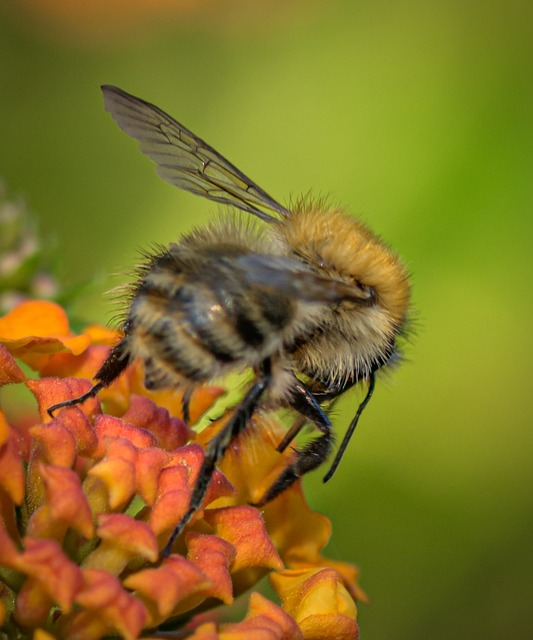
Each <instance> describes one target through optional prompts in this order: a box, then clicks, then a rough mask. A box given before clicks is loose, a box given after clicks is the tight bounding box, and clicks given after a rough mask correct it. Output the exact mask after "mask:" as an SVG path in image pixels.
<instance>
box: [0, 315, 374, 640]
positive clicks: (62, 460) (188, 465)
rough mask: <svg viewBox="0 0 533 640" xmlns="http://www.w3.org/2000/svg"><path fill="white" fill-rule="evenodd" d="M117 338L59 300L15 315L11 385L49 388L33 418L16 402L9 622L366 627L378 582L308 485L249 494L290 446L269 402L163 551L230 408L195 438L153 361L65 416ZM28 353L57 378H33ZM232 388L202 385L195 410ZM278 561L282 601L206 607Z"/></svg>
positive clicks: (341, 634) (234, 639)
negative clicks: (72, 315)
mask: <svg viewBox="0 0 533 640" xmlns="http://www.w3.org/2000/svg"><path fill="white" fill-rule="evenodd" d="M116 339H118V336H116V335H114V334H112V333H110V332H109V331H106V330H100V329H98V328H96V327H91V328H89V329H87V330H86V331H85V332H84V333H82V334H81V335H74V334H73V332H72V331H71V330H70V327H69V323H68V320H67V316H66V314H65V313H64V311H63V310H62V309H61V308H60V307H58V306H57V305H55V304H53V303H50V302H46V303H45V302H25V303H23V304H21V305H20V306H19V307H17V308H15V309H14V310H13V311H11V312H10V313H9V314H8V315H7V316H5V317H4V318H0V386H1V385H7V384H13V385H17V384H18V385H26V387H27V388H28V389H29V390H30V391H31V393H32V394H33V396H34V398H35V399H36V403H37V411H36V412H35V413H34V414H32V415H33V417H32V422H33V424H32V426H31V427H30V428H29V429H24V430H21V429H19V428H18V426H17V424H11V423H10V420H9V419H8V418H7V417H6V414H4V413H2V412H1V411H0V634H1V633H2V632H4V631H5V632H6V633H7V634H8V635H9V634H11V635H13V637H15V636H18V635H20V636H21V637H30V635H32V637H33V638H38V639H40V640H49V639H54V638H55V639H66V638H68V639H69V640H72V639H74V640H76V639H78V638H79V639H83V640H93V639H94V640H97V639H98V638H102V637H104V636H106V635H114V634H118V635H120V636H121V637H123V638H127V639H132V640H133V639H135V638H138V637H140V635H141V634H143V637H146V635H147V632H149V630H150V629H152V630H156V629H157V628H158V627H159V625H161V624H163V623H166V622H167V621H168V620H169V619H171V618H175V619H176V620H177V621H179V622H177V623H176V624H178V626H180V627H181V629H182V632H183V633H184V634H188V636H189V637H191V638H195V639H197V640H200V639H201V638H204V639H208V638H209V639H211V638H214V639H221V640H241V639H242V640H244V639H245V638H249V637H254V638H259V639H262V638H264V639H265V640H282V639H292V638H295V639H298V638H306V639H311V638H313V639H314V638H316V639H318V638H333V637H334V638H342V639H348V638H357V634H358V628H357V623H356V607H355V602H354V598H357V597H361V596H362V595H364V594H362V592H361V591H360V589H359V587H358V585H357V573H356V570H355V568H354V567H352V566H351V565H346V564H343V563H332V562H329V561H328V560H327V559H325V558H324V557H323V556H322V549H323V547H324V546H325V545H326V543H327V541H328V539H329V536H330V534H331V525H330V523H329V520H328V519H327V518H325V517H324V516H322V515H320V514H317V513H313V512H312V511H311V510H310V509H309V507H308V506H307V504H306V502H305V499H304V497H303V493H302V490H301V487H300V486H299V484H296V485H295V486H293V487H292V488H290V489H289V490H288V491H286V492H285V493H283V494H282V495H281V496H279V497H278V498H277V499H276V500H274V501H273V502H272V503H270V504H268V505H267V506H266V507H265V508H264V510H262V511H259V510H258V509H256V508H255V507H252V506H249V504H248V503H249V502H250V501H251V500H252V501H253V500H256V499H257V497H258V496H261V495H262V493H263V492H264V490H265V488H266V487H267V486H268V484H269V482H270V480H271V477H272V476H275V474H276V473H278V472H279V469H280V468H282V466H283V464H285V463H286V458H287V456H288V455H290V452H289V453H288V452H286V453H284V454H283V455H281V454H278V453H276V451H275V448H274V447H272V446H271V444H269V442H268V441H269V439H270V438H271V433H270V431H271V429H272V426H273V425H270V431H269V428H267V423H266V417H265V418H263V417H261V416H258V417H257V418H255V419H254V425H253V428H250V429H248V430H247V431H246V432H245V433H244V434H243V436H241V438H240V439H239V441H238V442H236V443H235V444H234V446H232V447H231V448H230V451H228V454H227V455H226V456H225V459H224V460H223V462H222V464H221V465H220V467H221V468H220V470H216V471H215V473H214V474H213V477H212V479H211V483H210V485H209V489H208V492H207V494H206V496H205V499H204V502H203V504H202V506H201V508H200V509H199V510H198V512H197V513H195V515H194V517H193V518H192V520H191V522H190V523H189V525H188V526H187V527H186V529H185V531H184V532H183V533H182V534H181V535H180V536H179V537H178V539H177V540H176V542H175V544H174V547H173V553H172V554H171V555H170V556H169V557H168V558H165V559H164V560H162V561H160V559H159V553H160V550H161V549H162V548H163V547H164V545H165V544H166V541H167V540H168V536H169V535H170V533H171V532H172V530H173V529H174V527H175V526H176V524H177V523H178V522H179V520H180V519H181V517H182V516H183V514H184V513H185V512H186V511H187V510H188V508H189V501H190V497H191V493H192V489H193V487H194V483H195V481H196V477H197V475H198V473H199V470H200V467H201V465H202V461H203V458H204V452H203V447H202V443H205V442H207V441H208V439H209V438H210V437H212V435H213V433H215V432H216V430H217V429H219V428H221V426H222V425H223V421H224V419H222V420H220V421H218V422H215V423H214V424H213V425H212V426H211V427H209V428H207V429H205V430H204V431H203V432H202V433H201V434H200V437H198V438H197V442H193V443H191V442H190V441H191V439H195V434H194V432H193V431H191V430H190V429H189V427H188V426H187V425H185V424H184V423H183V421H182V419H181V416H180V413H181V402H180V400H179V394H178V393H174V392H172V393H171V392H166V394H165V393H163V392H158V394H157V397H158V400H159V403H158V404H156V403H155V402H154V400H153V398H154V394H151V393H148V392H147V391H146V390H144V388H143V387H142V385H141V383H140V380H141V379H142V372H141V369H140V367H139V365H134V366H132V367H130V368H129V369H128V370H127V371H126V372H125V373H124V374H123V375H122V376H120V378H119V380H117V381H116V382H115V383H113V385H111V386H110V388H109V389H106V390H105V391H104V392H102V393H101V394H100V398H97V399H91V400H89V401H87V402H85V403H83V404H82V405H78V406H75V407H68V408H64V409H62V410H60V411H59V412H57V414H56V415H55V416H54V418H53V419H50V417H49V416H48V414H47V411H46V410H47V408H48V407H49V406H50V405H52V404H55V403H57V402H60V401H62V400H65V399H68V398H71V397H76V396H78V395H80V394H82V393H84V392H85V391H87V390H88V388H89V385H90V382H89V380H88V379H87V378H91V377H92V376H93V375H94V373H95V371H96V370H97V369H98V367H99V366H100V364H101V361H102V359H103V358H105V356H106V354H107V353H108V350H109V347H110V346H111V345H112V344H113V343H114V341H115V340H116ZM15 358H18V359H20V360H22V361H23V362H24V363H25V364H26V365H28V366H29V367H31V368H33V369H34V370H36V371H37V372H39V373H40V374H41V376H43V377H41V378H40V379H26V375H25V373H24V371H23V369H22V368H20V367H19V365H18V364H17V362H16V361H15ZM51 375H53V376H55V377H49V376H51ZM78 376H82V377H78ZM222 391H223V390H221V389H219V388H210V389H203V390H200V391H199V392H197V393H196V394H195V395H194V396H193V399H192V402H191V415H193V416H195V417H198V416H199V415H201V413H202V412H203V411H205V410H206V408H208V407H209V406H210V405H211V404H212V403H213V401H214V400H215V399H216V398H217V397H218V396H219V395H220V394H221V393H222ZM176 396H177V397H178V399H176ZM101 403H102V404H103V405H104V406H105V407H106V410H108V411H110V413H102V409H101ZM7 415H9V410H8V411H7ZM25 422H26V423H27V422H28V420H25ZM274 426H275V425H274ZM267 573H268V574H270V579H271V582H272V584H273V586H274V588H275V590H276V591H277V593H278V595H279V598H280V600H281V607H280V606H278V605H275V604H273V603H271V602H269V601H268V600H266V599H265V598H264V597H263V596H260V595H259V594H258V593H252V595H251V597H250V603H249V609H248V614H247V616H246V618H245V619H244V620H243V621H242V622H240V623H236V624H229V625H228V624H226V625H224V624H223V625H217V624H216V622H215V621H214V619H212V618H211V619H209V620H206V618H205V611H206V610H207V609H209V608H210V607H212V606H213V605H214V604H215V603H217V602H219V603H220V602H222V603H223V604H225V605H230V604H231V603H232V602H233V600H234V598H235V596H236V595H238V594H240V593H242V592H244V591H245V590H247V589H249V588H250V587H253V585H254V584H256V582H257V581H258V580H260V579H261V578H262V577H263V576H264V575H265V574H267ZM199 613H203V615H202V616H199V615H198V614H199Z"/></svg>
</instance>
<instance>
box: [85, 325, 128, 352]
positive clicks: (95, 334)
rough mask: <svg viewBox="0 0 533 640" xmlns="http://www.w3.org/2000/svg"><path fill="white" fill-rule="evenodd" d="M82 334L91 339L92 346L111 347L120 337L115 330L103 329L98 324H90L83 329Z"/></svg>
mask: <svg viewBox="0 0 533 640" xmlns="http://www.w3.org/2000/svg"><path fill="white" fill-rule="evenodd" d="M83 333H85V334H86V335H88V336H89V337H90V338H91V341H92V343H93V344H96V345H104V346H107V347H113V346H114V345H116V344H117V342H118V341H119V340H120V338H121V337H122V334H121V333H120V332H119V331H116V330H115V329H110V328H109V327H104V326H102V325H100V324H91V325H89V326H88V327H85V329H84V330H83Z"/></svg>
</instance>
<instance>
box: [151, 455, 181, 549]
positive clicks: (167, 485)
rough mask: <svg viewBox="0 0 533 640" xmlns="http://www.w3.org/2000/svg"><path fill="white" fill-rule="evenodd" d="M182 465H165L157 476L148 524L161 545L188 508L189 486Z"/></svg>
mask: <svg viewBox="0 0 533 640" xmlns="http://www.w3.org/2000/svg"><path fill="white" fill-rule="evenodd" d="M187 476H188V472H187V469H186V468H185V467H184V466H175V467H167V468H166V469H163V471H162V472H161V474H160V476H159V487H158V494H159V495H158V497H157V499H156V501H155V503H154V506H153V508H152V509H151V511H150V516H149V524H150V527H151V528H152V530H153V531H154V532H155V533H156V535H157V536H158V539H159V541H160V543H161V545H164V544H166V541H167V539H168V536H169V535H170V533H171V531H172V530H173V529H174V527H175V526H176V525H177V524H178V522H179V521H180V520H181V518H182V517H183V516H184V515H185V512H186V511H187V509H188V508H189V501H190V499H191V488H190V486H189V483H188V478H187Z"/></svg>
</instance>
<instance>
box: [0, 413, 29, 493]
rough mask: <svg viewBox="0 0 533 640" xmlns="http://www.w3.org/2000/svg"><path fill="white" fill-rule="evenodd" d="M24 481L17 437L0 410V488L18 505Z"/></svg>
mask: <svg viewBox="0 0 533 640" xmlns="http://www.w3.org/2000/svg"><path fill="white" fill-rule="evenodd" d="M24 482H25V480H24V464H23V461H22V457H21V455H20V449H19V442H18V439H17V437H16V434H15V432H14V430H13V429H11V427H10V426H9V425H8V424H7V421H6V419H5V417H4V414H3V413H2V412H1V411H0V489H3V490H4V491H5V492H6V493H7V495H8V496H9V497H10V498H11V500H12V501H13V502H14V503H15V504H19V505H20V504H22V501H23V499H24Z"/></svg>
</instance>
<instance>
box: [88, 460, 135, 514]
mask: <svg viewBox="0 0 533 640" xmlns="http://www.w3.org/2000/svg"><path fill="white" fill-rule="evenodd" d="M88 475H89V476H90V477H91V478H97V479H98V480H100V481H101V482H102V483H103V484H104V486H105V487H106V489H107V495H108V502H109V506H110V508H111V509H118V508H119V507H122V506H124V505H125V504H127V502H129V500H130V499H131V498H132V497H133V495H134V494H135V464H134V463H132V462H131V461H130V460H126V459H125V458H122V457H118V456H115V457H110V458H105V459H104V460H101V461H100V462H98V463H97V464H95V465H94V466H93V467H91V469H89V472H88Z"/></svg>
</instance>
